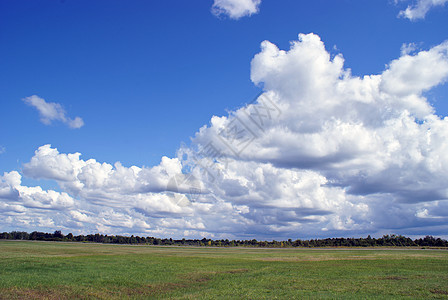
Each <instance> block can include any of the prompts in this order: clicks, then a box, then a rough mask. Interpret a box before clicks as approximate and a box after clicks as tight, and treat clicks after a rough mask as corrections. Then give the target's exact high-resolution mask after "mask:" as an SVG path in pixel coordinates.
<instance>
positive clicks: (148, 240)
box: [0, 230, 448, 248]
mask: <svg viewBox="0 0 448 300" xmlns="http://www.w3.org/2000/svg"><path fill="white" fill-rule="evenodd" d="M0 239H4V240H31V241H62V242H92V243H104V244H132V245H170V246H204V247H205V246H212V247H263V248H290V247H305V248H316V247H448V241H447V240H444V239H441V238H436V237H433V236H426V237H424V238H419V239H414V240H413V239H411V238H409V237H405V236H402V235H395V234H392V235H383V236H382V237H380V238H372V237H370V235H369V236H368V237H366V238H326V239H310V240H300V239H297V240H295V241H293V240H291V239H288V240H287V241H275V240H273V241H257V240H256V239H252V240H228V239H225V240H224V239H221V240H212V239H207V238H203V239H185V238H184V239H181V240H174V239H171V238H170V239H168V238H164V239H161V238H155V237H140V236H133V235H132V236H121V235H103V234H99V233H96V234H88V235H76V236H75V235H73V234H72V233H69V234H67V235H64V234H63V233H62V232H61V231H60V230H56V231H55V232H54V233H45V232H38V231H34V232H32V233H27V232H23V231H12V232H3V233H0Z"/></svg>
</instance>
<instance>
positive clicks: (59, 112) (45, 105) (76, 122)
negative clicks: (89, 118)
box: [22, 95, 84, 128]
mask: <svg viewBox="0 0 448 300" xmlns="http://www.w3.org/2000/svg"><path fill="white" fill-rule="evenodd" d="M22 100H23V102H25V103H26V104H28V105H29V106H32V107H34V108H36V109H37V111H38V112H39V116H40V121H41V122H42V123H44V124H45V125H50V124H51V123H52V122H53V121H60V122H62V123H64V124H66V125H67V126H69V127H70V128H81V127H82V126H84V121H83V120H82V119H81V118H80V117H75V118H74V119H71V118H69V117H68V116H67V112H66V111H65V110H64V108H63V107H62V105H60V104H59V103H56V102H46V101H45V100H44V99H42V98H40V97H39V96H36V95H32V96H30V97H26V98H23V99H22Z"/></svg>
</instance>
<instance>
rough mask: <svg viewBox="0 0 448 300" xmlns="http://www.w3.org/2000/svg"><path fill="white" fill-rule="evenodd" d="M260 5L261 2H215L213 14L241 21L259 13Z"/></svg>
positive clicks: (246, 0) (257, 0)
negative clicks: (245, 17)
mask: <svg viewBox="0 0 448 300" xmlns="http://www.w3.org/2000/svg"><path fill="white" fill-rule="evenodd" d="M260 3H261V0H214V3H213V6H212V12H213V14H214V15H216V16H220V15H227V16H228V17H230V18H232V19H240V18H242V17H244V16H250V15H253V14H256V13H258V6H259V5H260Z"/></svg>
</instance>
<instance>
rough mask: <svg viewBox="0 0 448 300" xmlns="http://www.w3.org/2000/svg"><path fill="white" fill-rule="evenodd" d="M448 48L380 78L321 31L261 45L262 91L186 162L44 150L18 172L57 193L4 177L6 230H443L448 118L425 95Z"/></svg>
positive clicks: (185, 151) (255, 72) (274, 233)
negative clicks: (283, 43)
mask: <svg viewBox="0 0 448 300" xmlns="http://www.w3.org/2000/svg"><path fill="white" fill-rule="evenodd" d="M447 48H448V44H447V42H444V43H442V44H440V45H438V46H435V47H433V48H431V49H429V50H423V51H419V52H417V53H415V54H411V53H413V52H415V51H411V52H408V51H403V53H402V56H401V57H400V58H398V59H396V60H394V61H392V62H390V63H389V65H388V67H387V68H386V70H384V72H383V73H381V74H378V75H366V76H363V77H356V76H353V75H352V74H351V73H350V70H348V69H345V68H344V58H343V57H342V55H338V56H335V57H332V56H331V55H330V54H329V53H328V51H327V50H326V49H325V45H324V43H323V42H322V41H321V40H320V38H319V37H318V36H317V35H314V34H307V35H303V34H302V35H299V39H298V40H297V41H294V42H293V43H291V48H290V49H289V50H280V49H279V48H278V47H277V46H276V45H274V44H272V43H270V42H268V41H265V42H263V43H262V48H261V51H260V53H258V54H257V55H256V56H255V57H254V59H253V60H252V64H251V78H252V80H253V82H254V83H255V84H262V85H263V86H264V89H265V92H264V93H263V95H262V96H261V97H259V98H258V99H257V101H255V102H254V103H251V104H249V105H247V106H246V107H243V108H241V109H238V110H236V111H234V112H232V113H231V114H230V115H229V116H224V117H217V116H213V117H212V119H211V123H210V125H208V126H204V127H202V128H201V129H200V130H199V131H198V132H197V133H196V135H195V137H194V139H193V141H192V144H191V145H190V146H188V147H187V146H185V147H182V148H181V149H179V154H178V158H168V157H163V158H162V160H161V162H160V164H159V165H157V166H154V167H151V168H147V167H137V166H131V167H125V166H123V165H121V164H120V163H115V164H114V165H111V164H108V163H100V162H97V161H96V160H94V159H86V160H84V159H81V154H80V153H72V154H66V153H60V152H59V151H58V150H57V149H56V148H52V147H51V146H50V145H44V146H42V147H40V148H39V149H37V151H36V152H35V155H34V156H33V157H32V158H31V160H30V162H29V163H27V164H25V165H24V166H23V174H24V175H25V176H28V177H31V178H35V179H49V180H56V181H57V182H58V184H59V187H60V189H61V190H62V191H63V192H55V191H54V192H53V191H43V190H42V189H39V188H38V187H37V188H36V187H33V188H32V187H24V186H23V185H22V184H21V176H20V174H19V173H17V172H10V173H7V174H5V175H4V176H3V178H2V181H1V183H0V210H1V211H2V212H3V213H4V214H5V215H7V216H8V217H7V218H5V220H4V221H0V223H1V224H0V225H1V226H3V227H5V228H6V227H8V226H11V225H10V224H12V223H14V224H19V225H20V226H22V227H23V228H31V227H32V226H39V224H43V225H42V226H44V225H45V224H46V225H45V226H49V225H50V224H54V226H57V227H58V228H69V229H70V230H72V229H73V230H77V231H78V232H85V233H87V232H94V231H101V232H103V233H113V234H141V235H152V236H174V237H182V236H184V235H188V236H192V237H202V236H207V237H214V238H221V237H224V238H253V237H256V238H275V239H279V238H296V237H319V236H335V235H337V236H341V235H345V236H347V235H349V236H353V235H366V234H375V233H383V232H391V231H392V232H394V231H396V232H397V233H400V234H433V235H444V234H446V230H447V229H448V226H447V225H446V224H447V221H448V201H447V199H448V188H447V187H448V179H447V178H448V155H447V153H448V118H440V117H438V116H437V115H435V113H434V108H433V107H432V106H431V105H430V104H429V102H428V101H427V99H426V98H425V96H424V92H425V91H428V90H430V89H431V88H432V87H434V86H437V85H439V84H442V83H444V82H445V81H446V79H447V78H448V55H447V52H448V49H447ZM75 199H76V200H75ZM48 210H51V211H53V213H52V214H51V215H48V213H47V214H45V213H43V212H44V211H48ZM2 222H3V223H2ZM51 222H53V223H51ZM8 224H9V225H8ZM19 225H17V226H19ZM33 230H34V228H33Z"/></svg>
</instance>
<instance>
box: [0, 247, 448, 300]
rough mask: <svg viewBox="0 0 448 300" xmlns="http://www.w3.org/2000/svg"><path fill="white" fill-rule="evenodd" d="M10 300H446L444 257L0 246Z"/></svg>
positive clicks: (0, 281) (400, 252)
mask: <svg viewBox="0 0 448 300" xmlns="http://www.w3.org/2000/svg"><path fill="white" fill-rule="evenodd" d="M10 298H12V299H64V298H82V299H85V298H88V299H97V298H100V299H111V298H131V299H135V298H171V299H172V298H174V299H196V298H204V299H207V298H212V299H215V298H221V299H241V298H242V299H276V298H279V299H280V298H284V299H294V298H296V299H297V298H330V299H340V298H357V299H366V298H371V299H385V298H386V299H387V298H420V299H427V298H448V251H447V250H428V249H427V250H419V249H413V250H409V249H254V248H193V247H154V246H127V245H106V244H105V245H102V244H81V243H61V242H19V241H0V299H10Z"/></svg>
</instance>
